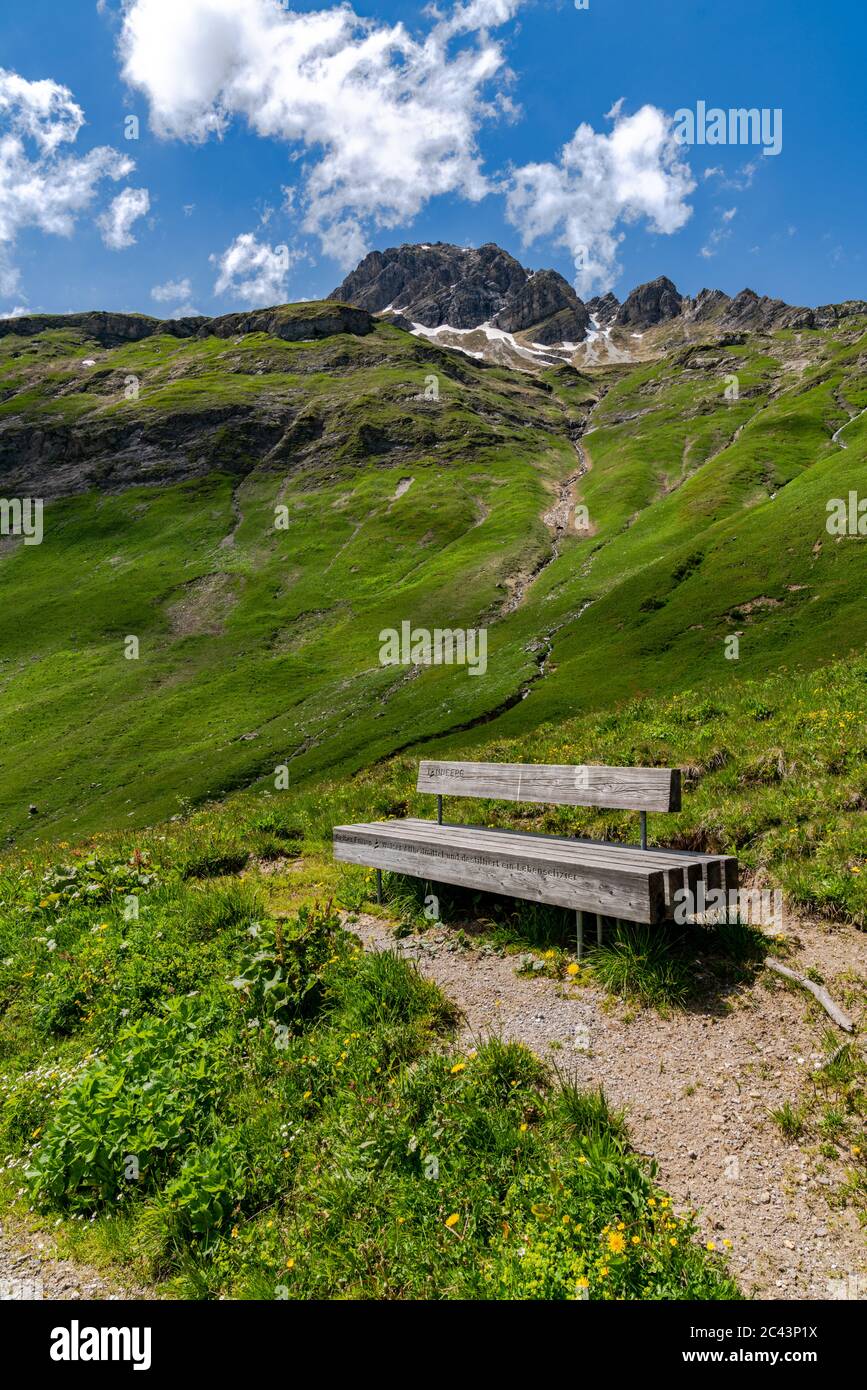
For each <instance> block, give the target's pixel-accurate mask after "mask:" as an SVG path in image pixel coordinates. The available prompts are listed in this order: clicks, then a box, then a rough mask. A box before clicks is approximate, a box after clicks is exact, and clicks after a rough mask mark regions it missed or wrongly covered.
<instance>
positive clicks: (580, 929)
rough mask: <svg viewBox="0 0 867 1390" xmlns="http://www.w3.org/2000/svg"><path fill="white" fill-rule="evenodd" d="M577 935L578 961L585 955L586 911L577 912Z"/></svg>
mask: <svg viewBox="0 0 867 1390" xmlns="http://www.w3.org/2000/svg"><path fill="white" fill-rule="evenodd" d="M575 935H576V938H577V943H578V962H579V964H580V962H581V960H582V959H583V957H584V913H583V912H576V913H575Z"/></svg>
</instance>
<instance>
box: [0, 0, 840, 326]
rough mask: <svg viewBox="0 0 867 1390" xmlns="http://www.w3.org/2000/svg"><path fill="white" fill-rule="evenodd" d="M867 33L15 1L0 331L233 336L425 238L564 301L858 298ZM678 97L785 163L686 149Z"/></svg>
mask: <svg viewBox="0 0 867 1390" xmlns="http://www.w3.org/2000/svg"><path fill="white" fill-rule="evenodd" d="M353 15H354V16H357V20H356V19H355V18H354V17H353ZM399 25H402V26H403V27H402V28H395V26H399ZM865 38H867V22H865V18H864V7H863V4H862V3H856V0H841V2H840V3H837V4H835V5H834V6H823V5H820V4H817V3H815V2H814V3H807V0H788V3H786V4H785V5H782V4H780V3H779V0H776V3H770V0H750V3H746V0H727V3H724V4H723V3H719V2H718V0H713V3H707V2H706V0H698V3H696V0H655V3H639V0H589V4H588V7H587V8H586V9H578V8H576V6H575V3H574V0H526V2H525V3H522V2H521V0H463V3H461V0H459V3H457V4H451V3H446V0H440V4H439V12H438V14H434V13H432V12H431V11H430V9H425V7H424V6H422V5H418V6H416V5H414V4H408V3H389V2H388V0H375V2H374V0H354V4H353V6H352V7H351V8H350V7H349V6H348V5H346V6H343V7H337V6H334V7H329V6H326V5H322V4H319V5H314V4H306V3H304V0H297V3H295V4H293V5H292V6H291V8H290V7H289V6H288V5H286V6H284V7H283V8H281V7H280V5H279V4H278V3H277V0H128V3H126V4H123V3H121V0H100V3H98V4H97V3H96V0H93V3H91V0H75V3H72V4H71V3H69V0H33V3H31V5H30V6H29V7H24V6H15V7H9V6H7V7H4V10H3V13H2V17H0V68H2V70H3V72H2V75H0V312H3V313H9V312H13V311H14V312H22V311H33V312H35V311H37V310H46V311H51V312H59V313H62V312H69V311H72V310H77V309H87V308H109V309H118V310H136V311H141V312H147V313H156V314H159V315H168V314H170V313H173V312H175V311H176V310H180V311H181V312H193V311H198V312H201V313H208V314H213V313H224V312H229V311H230V310H233V309H237V308H241V307H244V306H245V305H248V304H251V305H252V304H257V303H273V302H277V301H279V300H283V299H285V300H293V299H302V298H311V297H317V296H319V295H322V294H325V293H327V292H328V291H330V290H331V289H332V288H333V287H334V286H335V285H336V284H337V283H338V282H339V281H340V280H341V279H342V276H343V274H344V273H345V271H346V269H347V268H349V267H350V266H351V265H352V264H354V262H355V261H356V260H357V259H358V257H359V255H360V254H361V253H362V252H363V251H364V250H365V249H371V248H374V247H386V246H391V245H395V244H398V243H400V242H402V241H436V240H443V241H454V242H457V243H459V244H468V245H479V244H481V243H482V242H484V241H497V242H499V243H500V244H501V245H503V246H505V247H506V248H507V249H508V250H510V251H511V252H512V253H513V254H515V255H516V256H518V257H519V259H521V260H523V261H524V263H525V264H528V265H530V266H533V267H542V266H554V267H555V268H556V269H558V270H560V271H561V272H562V273H563V274H564V275H566V277H567V278H568V279H570V280H572V281H573V282H575V283H576V285H577V287H578V289H579V293H582V294H584V295H585V297H586V296H587V295H589V294H590V293H593V292H600V291H603V290H605V289H607V288H613V289H614V291H615V293H617V294H618V295H619V296H620V297H623V295H624V294H625V293H626V292H627V291H628V290H629V289H630V288H632V286H633V285H635V284H637V283H639V282H641V281H644V280H648V279H652V278H653V277H654V276H656V275H659V274H665V275H668V276H670V278H671V279H672V280H674V281H675V283H676V284H677V285H678V287H679V288H680V289H681V291H682V292H684V293H690V294H695V293H696V292H697V291H698V290H699V289H700V288H701V287H702V286H704V285H710V286H720V287H721V288H723V289H725V290H727V291H728V292H730V293H734V292H736V291H737V290H739V289H741V288H743V287H744V286H745V285H749V286H751V287H752V288H754V289H756V290H757V291H759V292H760V293H767V294H772V295H779V296H780V297H782V298H784V299H786V300H788V301H790V302H793V303H800V304H816V303H824V302H830V301H835V300H840V299H844V298H853V297H857V298H864V297H867V283H865V261H864V252H863V227H864V224H865V210H867V209H865V202H867V194H865V180H864V168H865V159H864V148H863V147H864V136H863V129H864V114H865V112H864V105H865V103H864V95H863V94H864V80H863V55H864V51H865ZM699 102H704V103H705V104H706V106H707V107H708V108H722V109H723V110H725V111H728V109H729V108H737V107H746V108H752V107H755V108H759V109H767V110H768V111H771V112H772V111H774V110H779V111H781V112H782V117H781V127H780V128H781V130H782V147H781V149H780V152H779V153H778V154H775V155H764V154H763V152H762V146H761V144H729V143H725V144H717V145H714V146H710V145H704V146H699V145H677V144H676V143H674V142H673V137H672V118H673V117H674V115H675V113H676V112H678V111H683V110H684V109H687V110H691V111H695V109H696V106H697V103H699ZM618 103H619V104H618ZM130 116H136V117H138V120H139V130H138V138H137V139H126V138H125V121H126V120H127V118H128V117H130ZM777 119H778V120H779V118H777ZM576 131H578V132H579V133H578V134H577V135H576ZM564 147H565V148H567V149H568V151H569V153H568V154H567V156H566V157H565V159H564V157H563V150H564ZM133 164H134V167H133ZM709 171H713V172H709Z"/></svg>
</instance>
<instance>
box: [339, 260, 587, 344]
mask: <svg viewBox="0 0 867 1390" xmlns="http://www.w3.org/2000/svg"><path fill="white" fill-rule="evenodd" d="M329 297H330V298H331V299H337V300H341V301H342V302H344V303H349V304H357V305H359V307H361V308H362V309H367V310H368V311H369V312H370V313H375V314H376V313H382V312H383V311H385V310H390V311H392V312H393V313H396V314H400V315H401V316H402V317H403V318H404V319H406V320H408V321H410V322H412V323H418V324H421V325H423V326H424V327H425V328H440V327H443V326H445V325H448V326H449V327H451V328H458V329H471V328H478V327H479V326H480V325H481V324H485V323H489V324H491V325H492V326H493V327H494V328H500V329H502V330H503V331H504V332H506V333H525V332H526V333H528V335H529V336H530V337H531V338H532V339H533V340H534V341H535V342H538V343H543V344H546V345H547V344H551V343H561V342H575V343H579V342H583V340H584V338H585V337H586V335H587V330H588V327H589V325H590V315H589V313H588V312H587V309H586V306H585V305H584V304H583V303H582V301H581V300H580V299H579V298H578V295H577V294H576V293H575V291H574V289H573V288H572V286H571V285H570V284H569V282H568V281H567V280H564V278H563V276H562V275H559V274H558V273H557V271H555V270H540V271H538V272H536V273H534V272H532V271H529V270H526V269H525V268H524V266H522V265H521V264H520V262H519V261H516V260H515V258H514V256H510V255H509V253H508V252H507V251H504V250H502V248H501V247H499V246H496V245H494V244H493V243H492V242H488V243H487V244H486V245H484V246H480V247H479V248H478V249H475V248H468V247H463V246H452V245H450V244H449V243H448V242H437V243H436V244H434V245H421V246H410V245H406V246H394V247H391V248H389V249H388V250H387V251H371V252H370V254H369V255H367V256H365V258H364V260H363V261H362V262H361V264H360V265H359V266H357V268H356V269H355V270H353V271H352V272H351V274H349V275H347V277H346V279H345V280H344V281H343V283H342V284H341V285H338V287H337V289H336V290H334V291H332V294H331V295H330V296H329ZM530 330H532V332H530Z"/></svg>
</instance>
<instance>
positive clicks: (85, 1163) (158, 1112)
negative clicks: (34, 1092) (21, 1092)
mask: <svg viewBox="0 0 867 1390" xmlns="http://www.w3.org/2000/svg"><path fill="white" fill-rule="evenodd" d="M207 1029H208V1018H207V1014H203V1012H202V1010H201V1009H197V1008H196V1006H195V1001H191V1000H182V1001H179V1002H177V1003H176V1004H172V1005H168V1006H167V1007H166V1011H165V1013H164V1014H163V1015H162V1016H160V1017H152V1018H148V1019H143V1020H141V1021H139V1022H137V1023H134V1024H131V1025H129V1026H128V1027H127V1028H125V1029H123V1030H122V1031H121V1033H120V1035H119V1037H118V1040H117V1042H116V1043H115V1044H114V1045H113V1046H112V1047H111V1048H109V1050H108V1051H107V1052H106V1053H105V1055H104V1056H101V1057H98V1058H97V1059H96V1060H95V1061H94V1062H92V1063H91V1064H90V1065H89V1066H88V1067H87V1069H86V1070H85V1071H84V1072H82V1074H81V1075H80V1076H79V1077H78V1078H77V1079H76V1080H75V1081H73V1082H72V1084H71V1085H70V1086H69V1087H67V1089H66V1090H64V1092H63V1093H62V1095H61V1098H60V1100H59V1102H58V1104H57V1107H56V1109H55V1111H54V1113H53V1115H52V1118H51V1121H50V1123H49V1125H48V1126H47V1127H46V1130H45V1133H44V1135H43V1136H42V1137H41V1138H40V1140H39V1143H38V1144H37V1146H36V1148H35V1151H34V1153H33V1155H32V1158H31V1161H30V1164H29V1166H28V1167H27V1169H26V1178H27V1181H28V1184H29V1186H30V1190H31V1193H32V1195H33V1199H34V1201H35V1202H36V1203H37V1205H40V1206H44V1205H48V1204H57V1205H60V1206H63V1207H66V1208H68V1209H70V1210H72V1211H93V1210H95V1209H98V1208H99V1207H101V1206H104V1205H105V1204H106V1203H109V1202H114V1201H117V1200H118V1199H123V1198H124V1197H130V1196H132V1195H133V1194H134V1193H135V1192H136V1191H137V1190H139V1189H138V1186H137V1185H138V1184H139V1183H140V1184H141V1190H147V1189H153V1188H155V1187H157V1186H158V1185H159V1183H160V1182H161V1181H162V1180H164V1179H165V1177H166V1175H167V1174H168V1173H169V1172H171V1169H172V1167H173V1165H174V1162H175V1160H176V1157H177V1155H178V1154H179V1153H181V1152H182V1151H183V1150H184V1149H186V1148H187V1146H188V1145H189V1144H190V1143H191V1142H192V1141H193V1139H194V1138H195V1136H196V1135H197V1134H199V1133H201V1132H203V1131H206V1129H207V1123H208V1115H209V1112H210V1109H211V1107H212V1105H213V1101H214V1096H215V1094H216V1090H217V1088H218V1084H219V1082H218V1076H217V1069H216V1066H215V1059H214V1057H213V1055H212V1050H211V1047H210V1044H209V1040H208V1034H207Z"/></svg>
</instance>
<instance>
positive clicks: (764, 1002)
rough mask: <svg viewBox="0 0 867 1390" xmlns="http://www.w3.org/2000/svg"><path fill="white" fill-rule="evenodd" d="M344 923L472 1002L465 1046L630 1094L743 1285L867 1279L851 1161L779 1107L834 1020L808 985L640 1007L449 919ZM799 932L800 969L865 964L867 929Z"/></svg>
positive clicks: (828, 974) (750, 1290) (612, 1093)
mask: <svg viewBox="0 0 867 1390" xmlns="http://www.w3.org/2000/svg"><path fill="white" fill-rule="evenodd" d="M347 925H349V926H350V928H351V930H353V931H355V932H357V933H358V935H359V936H360V938H361V940H362V941H363V943H364V945H365V947H366V948H368V949H370V950H386V949H392V950H397V951H399V952H400V953H401V954H402V955H405V956H408V957H411V958H413V959H415V960H417V962H418V965H419V969H420V970H421V971H422V973H423V974H425V975H426V976H428V977H429V978H431V979H432V980H435V981H436V983H437V984H439V985H440V986H441V987H442V988H443V990H444V991H445V992H446V993H447V994H448V995H449V996H450V997H451V998H452V999H453V1000H454V1001H455V1002H456V1003H457V1004H458V1005H459V1007H460V1008H461V1009H462V1010H463V1013H464V1016H465V1020H466V1022H465V1026H464V1029H463V1034H462V1038H461V1042H462V1045H468V1044H470V1042H471V1041H472V1042H478V1040H479V1038H480V1037H484V1036H485V1035H488V1034H491V1033H496V1034H497V1035H499V1036H501V1037H503V1038H505V1039H516V1040H519V1041H521V1042H523V1043H525V1044H526V1045H527V1046H528V1047H530V1048H532V1049H533V1051H534V1052H536V1053H537V1054H538V1055H540V1056H542V1057H547V1058H549V1059H550V1060H553V1061H555V1062H556V1063H557V1064H558V1066H560V1067H561V1068H562V1069H564V1070H565V1071H567V1072H568V1073H570V1074H571V1073H574V1074H575V1075H576V1077H577V1079H578V1081H579V1082H580V1083H581V1084H583V1085H587V1086H591V1085H597V1084H599V1083H601V1084H602V1085H603V1086H604V1088H605V1092H606V1094H607V1096H608V1098H609V1100H610V1101H611V1102H612V1103H613V1104H615V1105H616V1106H623V1107H624V1108H625V1109H626V1112H627V1118H628V1122H629V1128H630V1134H631V1136H632V1139H633V1142H634V1144H635V1146H636V1148H637V1149H638V1150H639V1151H640V1152H642V1153H644V1154H646V1155H648V1156H651V1157H653V1158H655V1159H656V1162H657V1163H658V1165H659V1179H660V1182H661V1184H662V1186H663V1187H664V1188H666V1190H667V1191H669V1192H670V1193H671V1195H672V1197H673V1199H674V1201H675V1203H676V1204H677V1206H678V1208H679V1209H685V1208H690V1209H692V1210H695V1211H697V1212H698V1214H699V1224H700V1227H701V1229H702V1232H703V1235H704V1238H705V1239H711V1240H714V1241H715V1242H716V1243H717V1245H718V1246H719V1245H721V1243H722V1241H723V1240H730V1241H731V1242H732V1250H731V1268H732V1272H733V1274H734V1275H735V1277H736V1278H737V1279H738V1281H739V1283H740V1285H741V1287H742V1289H743V1290H744V1292H745V1293H746V1294H747V1295H750V1296H756V1297H760V1298H788V1299H823V1298H828V1297H831V1296H833V1292H834V1290H833V1286H831V1285H830V1283H829V1281H831V1280H850V1283H849V1285H848V1287H851V1286H852V1284H851V1280H852V1276H856V1275H858V1276H860V1277H861V1280H862V1283H861V1287H867V1249H865V1240H864V1234H863V1232H862V1231H861V1229H860V1228H859V1224H858V1220H857V1218H856V1216H855V1214H854V1212H853V1211H852V1210H851V1209H841V1210H834V1209H832V1207H831V1206H830V1205H829V1203H828V1201H827V1199H826V1198H827V1195H828V1194H830V1192H831V1190H832V1188H833V1187H836V1186H837V1185H838V1184H839V1181H840V1178H841V1175H842V1170H841V1169H840V1168H839V1167H837V1168H836V1169H835V1171H833V1172H832V1171H831V1169H832V1168H834V1167H835V1166H834V1165H832V1164H828V1163H827V1162H826V1164H825V1166H826V1167H827V1168H828V1170H829V1171H828V1172H821V1171H817V1166H818V1167H819V1168H821V1166H822V1164H821V1161H818V1163H817V1159H818V1156H817V1153H816V1150H815V1146H814V1145H813V1144H812V1143H811V1142H809V1141H804V1143H803V1144H799V1143H791V1142H788V1141H786V1140H784V1139H783V1137H782V1135H781V1134H780V1131H779V1130H778V1128H777V1127H776V1125H775V1124H774V1123H773V1121H772V1120H771V1119H770V1118H769V1111H771V1110H772V1109H774V1108H775V1107H777V1106H780V1105H782V1104H783V1102H784V1101H786V1100H789V1101H792V1102H793V1103H795V1104H796V1103H797V1102H798V1100H799V1098H800V1095H801V1093H802V1091H803V1087H804V1082H805V1077H806V1074H807V1073H808V1072H809V1071H810V1069H811V1068H812V1067H813V1066H815V1065H816V1063H817V1062H818V1061H819V1059H820V1040H821V1037H822V1033H823V1032H824V1030H825V1027H826V1026H827V1020H826V1019H825V1018H824V1015H822V1018H821V1020H819V1019H818V1018H817V1017H815V1016H814V1015H813V1014H812V1013H811V1010H810V1006H809V1003H808V1001H807V998H806V996H801V994H800V992H790V991H788V990H784V989H777V988H773V989H769V988H768V987H766V984H765V980H766V978H767V972H766V974H765V975H763V976H762V977H761V978H760V980H759V982H757V983H756V984H754V985H752V986H751V987H749V988H745V989H743V990H741V991H739V992H737V993H735V994H734V995H731V996H730V997H729V999H728V1008H723V1007H720V1006H719V1005H711V1007H710V1008H709V1009H708V1010H707V1011H704V1012H702V1011H699V1010H696V1011H693V1012H686V1013H680V1014H676V1015H674V1016H672V1017H671V1018H669V1019H662V1018H660V1017H659V1016H658V1015H657V1014H656V1013H654V1012H652V1011H650V1010H643V1011H641V1012H640V1013H639V1014H638V1015H637V1016H636V1017H634V1018H633V1019H632V1021H631V1022H630V1021H628V1016H627V1015H626V1011H625V1010H623V1009H622V1008H620V1007H615V1008H612V1007H611V1004H610V1001H608V1000H607V999H606V997H605V996H604V995H603V994H602V993H601V992H600V991H597V990H596V989H595V988H593V987H586V986H585V987H569V986H564V985H562V984H560V983H558V982H557V981H555V980H549V979H546V978H544V977H539V976H536V977H532V978H525V977H519V976H517V975H516V974H515V966H516V959H515V957H514V956H512V957H508V956H505V957H504V956H499V955H497V954H496V953H494V952H493V951H492V950H491V949H490V948H487V949H486V948H485V947H482V948H481V949H476V948H475V947H472V948H470V949H464V948H461V947H460V946H458V944H457V941H456V937H455V932H454V931H453V930H450V929H447V928H443V927H437V928H435V929H430V930H428V931H427V932H425V933H423V934H421V935H413V936H409V937H406V938H405V939H403V940H401V941H397V940H396V939H395V937H394V936H393V935H392V933H391V931H390V929H389V927H388V926H387V925H386V924H385V923H383V922H382V921H381V920H380V919H379V918H376V917H373V916H369V915H365V914H362V915H361V916H359V917H358V918H357V919H356V920H355V921H353V922H350V923H348V924H347ZM798 937H799V940H800V943H801V950H800V953H799V955H798V959H797V961H796V962H795V965H796V968H797V969H799V970H804V969H806V968H808V967H809V966H810V965H811V964H814V963H817V962H818V961H819V960H821V965H822V973H823V975H824V976H825V978H826V979H827V980H828V981H829V982H832V981H833V979H834V977H835V974H836V973H837V972H840V971H845V970H852V969H855V970H857V971H858V972H859V973H860V974H862V975H863V973H864V969H865V954H867V951H865V948H867V939H865V937H864V934H863V933H860V932H857V931H855V930H854V929H846V928H842V927H841V928H836V929H835V930H834V931H833V932H829V931H827V930H826V929H824V928H822V927H819V926H813V925H809V924H801V925H799V927H798ZM832 992H833V989H832ZM842 1038H843V1035H842V1034H841V1039H842ZM588 1045H589V1050H588Z"/></svg>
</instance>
